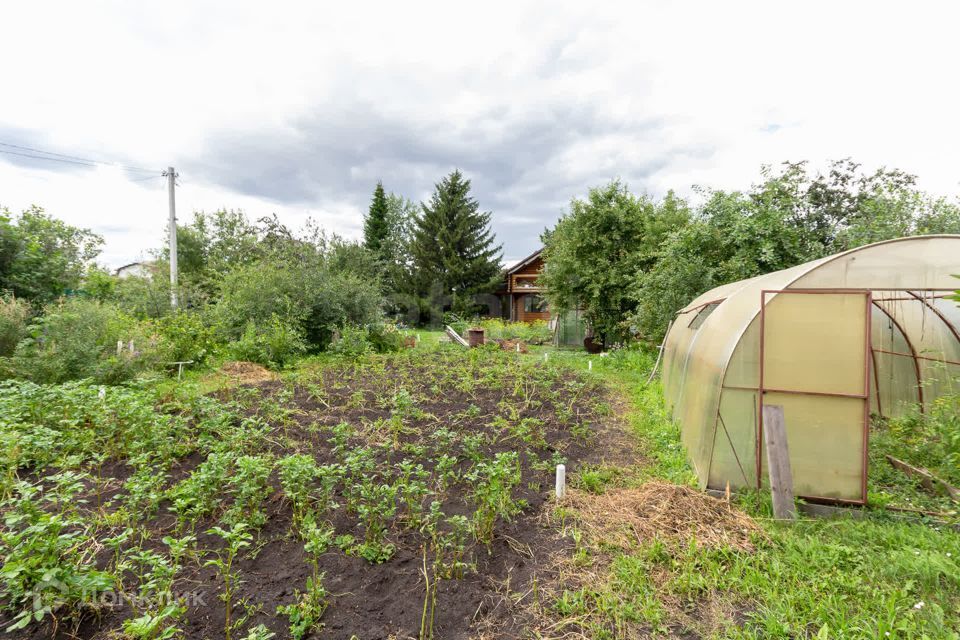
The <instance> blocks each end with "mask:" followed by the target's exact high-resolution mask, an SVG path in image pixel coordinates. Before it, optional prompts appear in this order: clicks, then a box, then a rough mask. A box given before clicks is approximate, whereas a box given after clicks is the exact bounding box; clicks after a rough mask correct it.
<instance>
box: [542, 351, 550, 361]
mask: <svg viewBox="0 0 960 640" xmlns="http://www.w3.org/2000/svg"><path fill="white" fill-rule="evenodd" d="M549 359H550V354H549V353H544V354H543V361H544V362H546V361H547V360H549Z"/></svg>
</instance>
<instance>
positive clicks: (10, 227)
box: [0, 206, 103, 302]
mask: <svg viewBox="0 0 960 640" xmlns="http://www.w3.org/2000/svg"><path fill="white" fill-rule="evenodd" d="M102 244H103V238H101V237H100V236H98V235H97V234H95V233H93V232H92V231H90V230H89V229H80V228H78V227H74V226H71V225H69V224H67V223H65V222H63V221H62V220H58V219H56V218H54V217H52V216H50V215H48V214H47V213H45V212H44V210H43V209H41V208H40V207H36V206H34V207H30V208H29V209H27V210H26V211H24V212H22V213H21V214H20V215H19V216H13V215H11V214H10V211H9V210H7V209H2V210H0V290H2V291H9V292H11V293H13V295H15V296H17V297H21V298H26V299H28V300H31V301H38V302H47V301H50V300H53V299H54V298H57V297H58V296H62V295H63V294H64V293H66V292H67V291H68V290H70V289H76V288H78V287H79V286H80V282H81V280H82V278H83V276H84V274H85V273H86V270H87V268H88V267H90V266H91V265H92V264H93V260H94V259H95V258H96V257H97V255H99V253H100V247H101V245H102Z"/></svg>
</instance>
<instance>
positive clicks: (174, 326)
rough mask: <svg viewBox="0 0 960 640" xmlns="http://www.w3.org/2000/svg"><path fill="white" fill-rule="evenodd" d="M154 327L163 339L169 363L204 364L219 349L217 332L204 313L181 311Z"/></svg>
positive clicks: (164, 351)
mask: <svg viewBox="0 0 960 640" xmlns="http://www.w3.org/2000/svg"><path fill="white" fill-rule="evenodd" d="M153 326H154V327H155V328H156V330H157V332H158V334H159V336H160V352H161V354H162V357H163V360H164V362H165V363H170V362H187V361H190V360H192V361H193V362H194V363H196V364H202V363H203V362H204V360H206V359H207V358H208V357H209V356H210V355H211V354H212V353H213V352H214V351H216V349H217V346H218V345H219V342H218V341H217V337H216V330H215V329H214V328H213V326H212V324H211V323H210V322H209V321H208V319H207V318H205V317H204V316H203V315H202V314H200V313H195V312H189V311H178V312H176V313H173V314H171V315H168V316H164V317H162V318H160V319H159V320H157V321H156V322H155V323H154V325H153Z"/></svg>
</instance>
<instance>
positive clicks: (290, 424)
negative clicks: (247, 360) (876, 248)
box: [0, 347, 609, 640]
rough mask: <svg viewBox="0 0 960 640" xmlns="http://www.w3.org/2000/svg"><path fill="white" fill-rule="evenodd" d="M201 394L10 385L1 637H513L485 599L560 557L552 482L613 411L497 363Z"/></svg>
mask: <svg viewBox="0 0 960 640" xmlns="http://www.w3.org/2000/svg"><path fill="white" fill-rule="evenodd" d="M203 384H206V385H209V382H208V381H207V382H204V383H203ZM202 387H203V385H202V384H200V383H193V382H187V383H184V384H182V385H180V386H176V387H173V386H170V385H158V384H152V385H146V386H145V385H143V384H139V385H129V386H125V387H109V388H104V387H97V386H94V385H91V384H89V383H84V382H79V383H66V384H60V385H37V384H35V383H32V382H23V381H17V382H6V383H3V386H2V387H0V416H2V418H0V438H2V440H3V442H2V446H3V451H4V456H5V457H4V466H3V481H2V496H3V502H2V505H0V508H2V510H3V513H4V526H3V529H2V536H0V540H2V555H3V556H4V557H5V559H6V560H5V563H4V567H3V570H2V572H0V602H2V606H3V610H4V613H3V615H2V621H0V623H2V624H3V626H4V627H7V628H12V629H17V630H18V634H20V635H19V636H18V637H26V638H31V637H32V638H41V637H48V636H49V635H50V634H51V630H52V629H54V628H55V627H56V628H57V629H59V632H60V633H61V634H74V635H76V636H77V637H81V638H85V637H93V636H94V635H96V634H97V633H102V632H104V631H108V630H110V629H115V630H118V631H121V632H122V633H123V634H125V635H126V636H127V637H131V638H142V639H146V640H151V639H156V638H169V637H176V636H178V635H179V634H184V635H185V636H186V637H206V638H242V637H249V638H266V637H269V634H270V633H276V634H277V635H278V636H280V637H294V638H302V637H306V636H307V635H309V634H311V633H320V634H321V636H322V637H338V638H339V637H343V638H349V637H351V636H352V635H354V634H356V635H357V636H358V637H371V636H378V637H379V636H387V635H390V634H396V635H399V636H418V637H420V638H431V637H451V636H455V635H458V634H462V633H466V632H467V631H468V630H470V629H478V628H497V629H498V630H499V631H498V632H499V633H505V634H507V635H512V634H514V633H516V632H517V630H516V629H514V628H512V626H511V625H514V624H515V622H514V621H513V620H512V619H511V618H510V617H509V616H504V614H503V613H502V612H499V613H498V611H497V608H496V607H495V606H492V604H493V602H494V599H495V597H496V585H497V584H498V583H501V582H502V581H504V580H506V581H507V582H508V584H510V583H511V581H512V584H513V585H514V588H521V587H523V585H525V584H527V583H528V582H529V581H530V580H531V579H533V578H532V576H533V575H534V571H535V568H536V563H535V562H534V555H535V553H534V550H535V549H536V550H537V551H538V552H539V551H541V550H543V549H544V548H545V546H549V545H550V544H556V539H555V538H554V537H553V536H551V535H549V532H548V531H547V530H546V529H544V528H543V527H542V526H541V525H540V524H539V523H538V520H539V515H538V514H539V513H540V506H541V505H542V504H543V503H544V501H545V500H546V499H547V496H549V494H550V490H551V489H552V478H553V472H554V468H555V466H556V465H557V464H558V463H561V462H568V461H570V462H572V461H576V460H577V459H579V458H581V457H582V456H583V455H584V454H585V452H586V451H587V448H588V445H589V444H590V442H591V439H592V435H591V434H592V433H593V431H594V426H595V422H596V421H598V420H600V419H602V416H603V415H605V414H606V413H607V412H608V411H609V409H608V407H607V405H606V403H605V401H604V398H605V394H604V392H603V391H602V389H601V388H599V387H598V386H597V385H596V384H595V383H594V382H591V381H590V380H589V379H587V378H585V377H582V376H580V375H576V374H574V373H572V372H571V371H570V370H569V369H567V368H564V367H561V366H554V365H544V364H543V363H541V362H539V361H537V360H534V359H528V358H524V357H523V356H518V355H517V354H509V353H502V352H499V351H496V350H493V349H478V350H472V351H469V352H465V351H461V350H459V349H455V348H453V347H450V348H448V349H439V350H436V351H422V350H419V349H418V350H413V351H407V352H403V353H399V354H395V355H391V356H368V357H365V358H361V359H353V360H345V359H340V358H333V359H331V357H329V356H328V357H324V358H322V359H313V360H310V361H306V362H305V363H304V364H302V365H301V366H300V367H298V368H297V369H296V370H295V371H293V372H290V373H289V374H287V375H285V376H284V377H283V378H282V379H277V380H274V381H270V382H265V383H262V384H260V385H258V386H242V387H229V386H227V387H224V388H221V389H219V390H217V391H215V392H214V393H212V394H203V393H200V390H201V388H202ZM171 389H172V390H171ZM534 584H535V580H534ZM64 637H66V636H64Z"/></svg>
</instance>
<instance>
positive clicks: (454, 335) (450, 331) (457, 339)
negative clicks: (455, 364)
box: [443, 325, 470, 349]
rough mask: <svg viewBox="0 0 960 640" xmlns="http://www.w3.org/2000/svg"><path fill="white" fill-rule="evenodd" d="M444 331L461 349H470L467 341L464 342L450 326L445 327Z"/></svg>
mask: <svg viewBox="0 0 960 640" xmlns="http://www.w3.org/2000/svg"><path fill="white" fill-rule="evenodd" d="M443 330H444V331H446V332H447V335H448V336H450V339H451V340H453V341H454V342H456V343H457V344H459V345H460V346H461V347H467V348H468V349H469V348H470V345H469V344H467V341H466V340H464V339H463V338H462V337H461V336H460V334H459V333H457V332H456V331H454V330H453V328H452V327H451V326H450V325H444V327H443Z"/></svg>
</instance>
